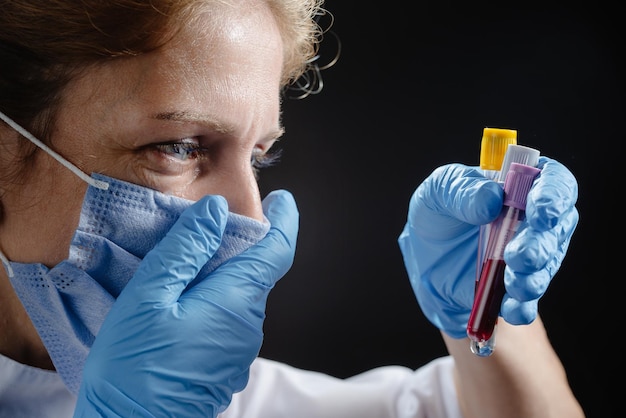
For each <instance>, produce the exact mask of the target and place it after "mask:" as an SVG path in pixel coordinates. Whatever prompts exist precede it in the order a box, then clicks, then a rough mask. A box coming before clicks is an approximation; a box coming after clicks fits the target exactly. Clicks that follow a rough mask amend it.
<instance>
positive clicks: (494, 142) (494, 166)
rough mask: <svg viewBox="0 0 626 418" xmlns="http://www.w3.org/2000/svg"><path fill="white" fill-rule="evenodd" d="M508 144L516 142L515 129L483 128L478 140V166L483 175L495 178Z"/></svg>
mask: <svg viewBox="0 0 626 418" xmlns="http://www.w3.org/2000/svg"><path fill="white" fill-rule="evenodd" d="M510 144H517V131H516V130H515V129H501V128H484V129H483V137H482V139H481V141H480V168H481V169H482V170H483V173H484V175H485V177H487V178H489V179H492V180H495V178H496V177H497V176H498V174H499V173H500V169H501V168H502V162H503V160H504V155H505V153H506V150H507V148H508V146H509V145H510Z"/></svg>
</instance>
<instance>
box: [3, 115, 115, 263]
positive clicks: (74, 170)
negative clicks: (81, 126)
mask: <svg viewBox="0 0 626 418" xmlns="http://www.w3.org/2000/svg"><path fill="white" fill-rule="evenodd" d="M0 119H2V120H3V121H5V122H6V123H7V124H8V125H9V126H10V127H11V128H13V129H15V130H16V131H17V132H18V133H19V134H20V135H22V136H23V137H24V138H26V139H28V140H29V141H30V142H32V143H33V144H35V145H37V146H38V147H39V148H41V149H42V150H43V151H45V152H46V153H47V154H48V155H50V156H51V157H52V158H54V159H55V160H57V161H58V162H59V163H61V164H62V165H63V166H64V167H65V168H67V169H68V170H70V171H71V172H72V173H74V174H76V175H77V176H78V177H80V178H81V179H82V180H84V181H85V182H87V183H88V184H89V185H91V186H93V187H95V188H98V189H102V190H107V189H108V188H109V183H107V182H106V181H102V180H97V179H94V178H92V177H89V176H88V175H87V174H85V173H83V172H82V171H81V170H80V168H78V167H76V166H75V165H74V164H72V163H71V162H69V161H68V160H66V159H65V158H63V157H62V156H61V155H60V154H58V153H57V152H56V151H54V150H53V149H52V148H50V147H49V146H47V145H46V144H44V143H43V142H41V141H40V140H39V139H37V138H35V136H33V135H32V134H31V133H30V132H28V131H27V130H26V129H24V128H22V127H21V126H20V125H18V124H17V123H16V122H15V121H14V120H13V119H11V118H9V117H8V116H7V115H5V114H4V113H2V112H1V111H0ZM2 261H4V260H2Z"/></svg>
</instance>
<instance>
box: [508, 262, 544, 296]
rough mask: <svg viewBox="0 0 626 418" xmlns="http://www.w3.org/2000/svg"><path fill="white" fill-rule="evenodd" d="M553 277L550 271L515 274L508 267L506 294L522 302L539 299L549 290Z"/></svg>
mask: <svg viewBox="0 0 626 418" xmlns="http://www.w3.org/2000/svg"><path fill="white" fill-rule="evenodd" d="M551 279H552V276H551V275H550V272H549V270H548V269H542V270H539V271H535V272H532V273H529V274H526V273H520V272H513V271H511V269H509V268H508V267H507V269H506V270H505V272H504V287H505V289H506V293H507V294H508V295H509V296H510V297H511V298H513V299H516V300H518V301H520V302H528V301H530V300H533V299H539V298H540V297H541V296H543V294H544V293H545V292H546V290H547V289H548V286H549V285H550V281H551Z"/></svg>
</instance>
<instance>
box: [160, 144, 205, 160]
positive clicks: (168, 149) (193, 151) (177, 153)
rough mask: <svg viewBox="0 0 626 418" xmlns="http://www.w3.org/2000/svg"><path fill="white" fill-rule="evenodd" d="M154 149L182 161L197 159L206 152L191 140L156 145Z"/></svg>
mask: <svg viewBox="0 0 626 418" xmlns="http://www.w3.org/2000/svg"><path fill="white" fill-rule="evenodd" d="M154 147H155V149H156V150H157V151H158V152H161V153H163V154H166V155H168V156H172V157H174V158H178V159H179V160H182V161H186V160H195V159H198V158H200V157H201V156H202V154H203V153H204V152H205V151H206V149H205V148H203V147H201V146H200V145H199V144H198V143H197V142H194V141H192V140H184V141H180V142H171V143H167V144H157V145H155V146H154Z"/></svg>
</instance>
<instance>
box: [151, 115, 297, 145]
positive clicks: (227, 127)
mask: <svg viewBox="0 0 626 418" xmlns="http://www.w3.org/2000/svg"><path fill="white" fill-rule="evenodd" d="M152 118H153V119H158V120H168V121H174V122H190V123H200V124H203V125H207V126H210V127H211V128H213V129H215V130H216V131H217V132H219V133H222V134H227V135H228V134H233V132H235V127H234V126H233V125H231V124H225V123H224V122H221V121H219V120H217V119H215V118H213V117H211V116H209V115H205V114H198V113H192V112H187V111H180V112H161V113H156V114H155V115H153V116H152ZM284 133H285V128H284V127H283V126H280V127H279V128H278V129H277V130H275V131H272V132H270V133H269V135H267V138H271V139H278V138H279V137H281V136H282V135H283V134H284Z"/></svg>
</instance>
